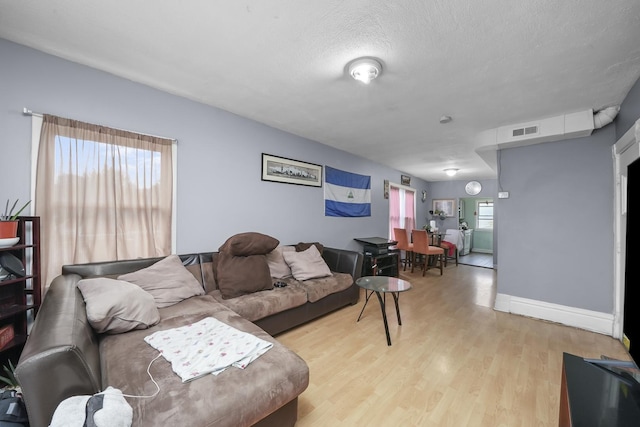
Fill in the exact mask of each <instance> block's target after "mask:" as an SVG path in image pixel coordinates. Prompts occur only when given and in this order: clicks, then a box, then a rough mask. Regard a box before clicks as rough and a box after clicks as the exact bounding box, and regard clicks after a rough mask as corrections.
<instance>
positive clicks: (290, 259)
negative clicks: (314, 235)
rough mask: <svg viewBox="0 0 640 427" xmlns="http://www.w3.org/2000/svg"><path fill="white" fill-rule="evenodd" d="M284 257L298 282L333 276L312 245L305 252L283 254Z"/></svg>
mask: <svg viewBox="0 0 640 427" xmlns="http://www.w3.org/2000/svg"><path fill="white" fill-rule="evenodd" d="M282 255H283V256H284V260H285V261H286V262H287V264H289V267H291V273H292V274H293V277H294V278H295V279H296V280H309V279H316V278H318V277H326V276H331V270H329V266H328V265H327V263H326V262H325V261H324V259H322V256H321V255H320V252H318V249H317V248H316V247H315V245H311V246H310V247H309V249H307V250H306V251H304V252H283V253H282Z"/></svg>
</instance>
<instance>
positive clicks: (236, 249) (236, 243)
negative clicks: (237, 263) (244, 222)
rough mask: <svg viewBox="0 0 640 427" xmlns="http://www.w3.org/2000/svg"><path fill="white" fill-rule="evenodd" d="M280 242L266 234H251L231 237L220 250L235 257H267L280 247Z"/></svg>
mask: <svg viewBox="0 0 640 427" xmlns="http://www.w3.org/2000/svg"><path fill="white" fill-rule="evenodd" d="M279 243H280V241H279V240H278V239H275V238H273V237H271V236H267V235H266V234H261V233H255V232H249V233H239V234H236V235H234V236H231V237H229V238H228V239H227V241H226V242H224V243H223V244H222V246H220V249H218V250H219V251H220V252H228V253H229V254H231V255H234V256H249V255H266V254H268V253H269V252H271V251H272V250H274V249H275V248H276V246H278V244H279Z"/></svg>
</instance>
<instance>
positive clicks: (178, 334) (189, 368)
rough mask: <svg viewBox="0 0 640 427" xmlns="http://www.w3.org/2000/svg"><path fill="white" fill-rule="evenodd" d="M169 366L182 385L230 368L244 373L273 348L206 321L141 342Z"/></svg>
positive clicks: (238, 332)
mask: <svg viewBox="0 0 640 427" xmlns="http://www.w3.org/2000/svg"><path fill="white" fill-rule="evenodd" d="M144 340H145V342H147V344H149V345H151V346H152V347H153V348H155V349H156V350H158V351H160V353H162V356H163V357H164V358H165V359H166V360H167V361H169V362H171V369H173V372H175V373H176V374H178V376H179V377H180V378H181V379H182V382H187V381H191V380H194V379H196V378H200V377H202V376H204V375H206V374H209V373H211V374H213V375H218V374H219V373H221V372H222V371H224V370H225V369H227V368H228V367H230V366H235V367H237V368H240V369H244V368H245V367H246V366H247V365H248V364H249V363H251V362H253V361H254V360H256V359H257V358H258V357H260V356H261V355H263V354H264V353H265V352H266V351H267V350H269V349H270V348H271V347H273V344H272V343H270V342H268V341H265V340H263V339H260V338H258V337H255V336H253V335H251V334H249V333H246V332H242V331H239V330H237V329H235V328H232V327H231V326H229V325H227V324H225V323H222V322H221V321H219V320H217V319H214V318H213V317H206V318H204V319H202V320H201V321H199V322H196V323H193V324H191V325H187V326H181V327H179V328H173V329H167V330H166V331H158V332H155V333H153V334H151V335H148V336H146V337H145V338H144Z"/></svg>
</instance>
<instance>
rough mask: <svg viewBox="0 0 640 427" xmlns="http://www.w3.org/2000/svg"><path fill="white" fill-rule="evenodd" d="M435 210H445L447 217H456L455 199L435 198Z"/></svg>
mask: <svg viewBox="0 0 640 427" xmlns="http://www.w3.org/2000/svg"><path fill="white" fill-rule="evenodd" d="M433 212H444V216H445V217H447V218H451V217H454V216H455V215H454V214H455V212H456V201H455V199H433Z"/></svg>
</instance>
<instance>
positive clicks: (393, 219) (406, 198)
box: [389, 185, 416, 239]
mask: <svg viewBox="0 0 640 427" xmlns="http://www.w3.org/2000/svg"><path fill="white" fill-rule="evenodd" d="M415 194H416V193H415V191H413V190H412V189H407V188H400V187H396V186H394V185H391V186H390V187H389V238H390V239H393V229H394V228H404V229H406V230H407V231H408V233H409V235H410V234H411V230H413V229H414V227H415V225H416V220H415V216H416V210H415Z"/></svg>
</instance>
